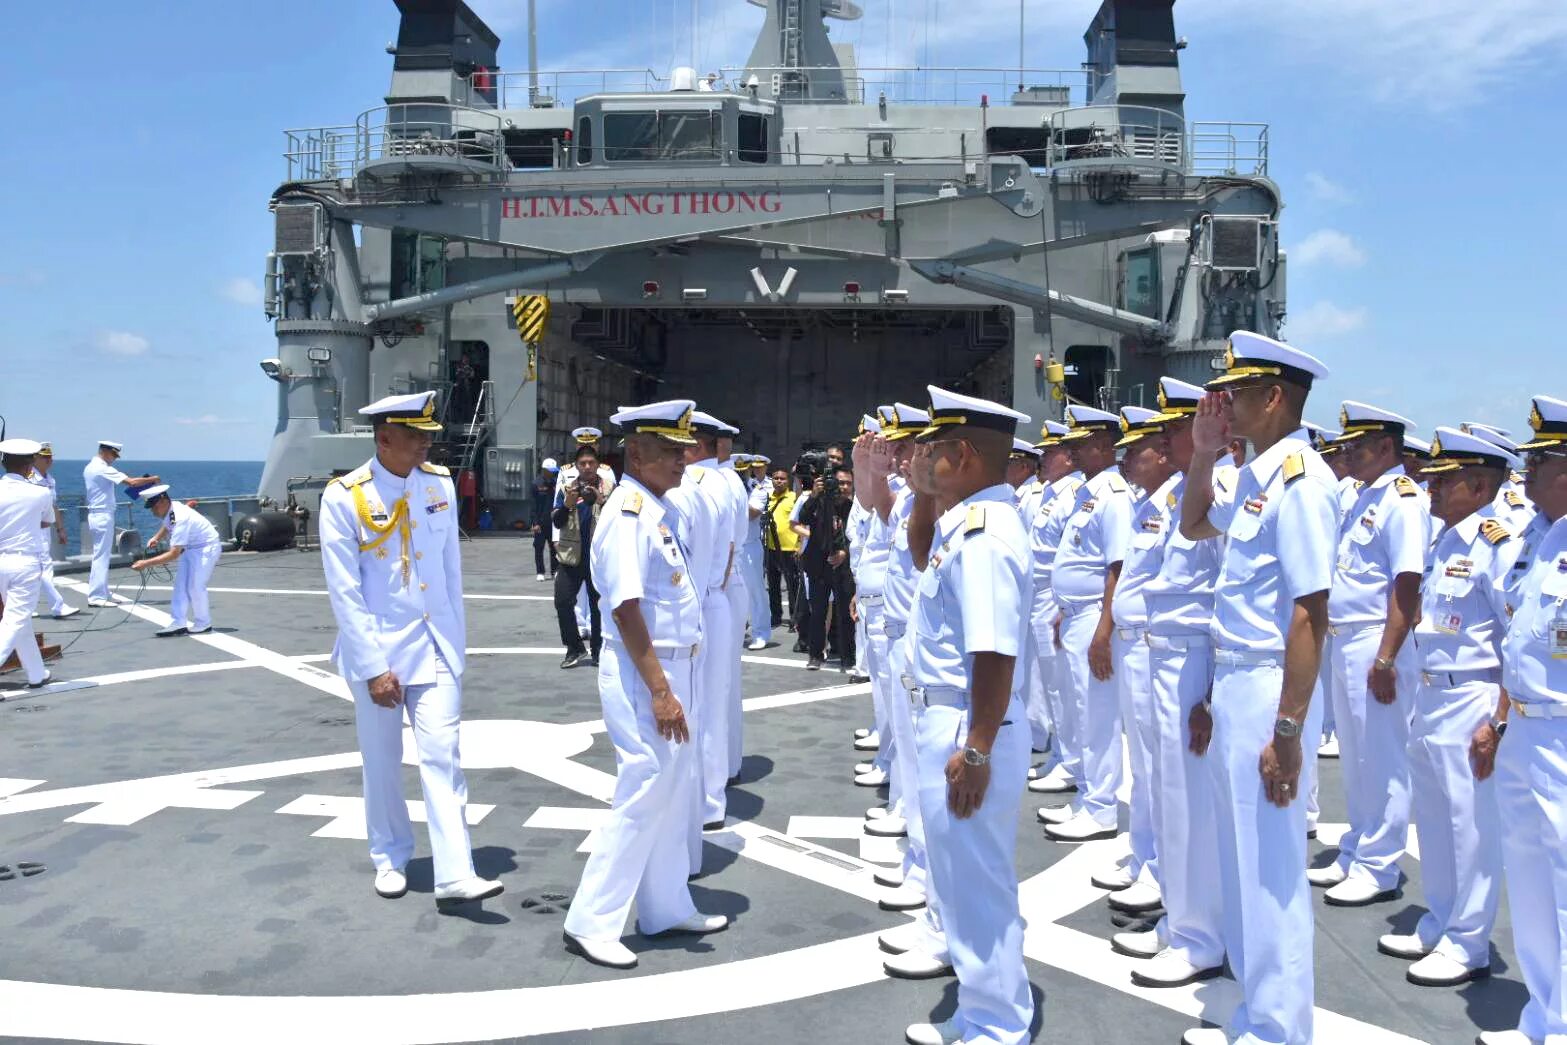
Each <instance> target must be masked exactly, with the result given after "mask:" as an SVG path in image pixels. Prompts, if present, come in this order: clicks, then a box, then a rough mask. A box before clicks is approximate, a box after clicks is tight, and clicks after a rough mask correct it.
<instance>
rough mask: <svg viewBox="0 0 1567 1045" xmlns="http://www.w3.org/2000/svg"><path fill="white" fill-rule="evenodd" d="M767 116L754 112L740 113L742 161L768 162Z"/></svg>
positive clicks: (740, 151)
mask: <svg viewBox="0 0 1567 1045" xmlns="http://www.w3.org/2000/svg"><path fill="white" fill-rule="evenodd" d="M767 145H768V141H767V117H765V116H761V115H758V114H757V113H752V112H743V113H741V114H740V149H739V153H740V162H741V163H766V162H767Z"/></svg>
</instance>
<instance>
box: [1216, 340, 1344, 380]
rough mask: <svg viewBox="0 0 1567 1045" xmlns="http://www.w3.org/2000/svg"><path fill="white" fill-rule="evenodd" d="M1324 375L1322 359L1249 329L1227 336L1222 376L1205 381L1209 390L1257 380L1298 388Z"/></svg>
mask: <svg viewBox="0 0 1567 1045" xmlns="http://www.w3.org/2000/svg"><path fill="white" fill-rule="evenodd" d="M1327 376H1328V368H1327V367H1325V366H1323V365H1322V360H1320V359H1318V358H1317V357H1316V356H1313V355H1311V354H1310V353H1308V352H1302V351H1301V350H1300V349H1298V348H1295V347H1294V346H1292V345H1286V344H1285V343H1284V342H1282V341H1276V340H1274V339H1273V338H1271V337H1265V336H1264V335H1262V334H1253V333H1252V332H1251V331H1249V330H1237V331H1235V333H1233V334H1231V335H1230V341H1229V345H1228V347H1227V348H1226V349H1225V351H1224V373H1223V374H1221V375H1219V376H1218V377H1216V378H1214V379H1213V380H1212V381H1209V382H1208V387H1209V388H1210V389H1217V388H1227V387H1229V386H1230V385H1236V384H1240V383H1242V382H1244V381H1254V380H1256V379H1257V378H1264V379H1266V378H1278V379H1280V380H1282V381H1288V382H1290V383H1291V384H1296V385H1299V386H1301V387H1302V388H1310V387H1311V383H1312V382H1313V381H1316V380H1318V379H1320V378H1324V377H1327Z"/></svg>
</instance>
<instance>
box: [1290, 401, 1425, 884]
mask: <svg viewBox="0 0 1567 1045" xmlns="http://www.w3.org/2000/svg"><path fill="white" fill-rule="evenodd" d="M1340 421H1341V422H1342V423H1343V426H1344V435H1343V436H1342V437H1340V439H1339V443H1340V445H1342V446H1343V450H1341V451H1340V452H1341V453H1343V454H1346V455H1348V457H1349V461H1350V468H1351V471H1352V472H1353V474H1354V476H1355V478H1356V479H1357V480H1359V481H1360V483H1362V484H1363V485H1362V486H1361V487H1360V489H1359V495H1358V496H1357V497H1356V498H1355V501H1354V503H1353V505H1352V506H1351V507H1350V509H1349V511H1348V512H1347V513H1345V515H1344V516H1343V519H1342V521H1341V523H1340V525H1339V537H1338V552H1337V558H1336V560H1335V564H1334V575H1333V593H1332V595H1331V596H1330V597H1329V599H1328V622H1329V628H1328V642H1327V649H1326V652H1325V653H1324V660H1325V662H1326V667H1325V671H1324V673H1323V685H1324V690H1325V692H1326V694H1327V697H1328V699H1329V700H1331V701H1332V702H1333V719H1334V723H1335V727H1336V729H1337V731H1338V740H1339V750H1340V752H1341V757H1342V763H1341V764H1342V766H1343V773H1344V801H1345V805H1346V806H1347V807H1348V812H1349V830H1348V831H1346V832H1345V833H1344V837H1343V839H1342V840H1341V841H1340V842H1339V852H1338V857H1337V859H1336V860H1335V861H1334V862H1333V863H1331V864H1329V865H1327V866H1326V867H1320V868H1313V869H1312V870H1311V871H1310V873H1309V874H1308V877H1309V879H1310V880H1311V883H1312V884H1313V885H1318V886H1326V887H1329V888H1328V892H1327V895H1326V896H1325V897H1324V899H1325V900H1326V901H1327V902H1328V903H1330V904H1334V905H1337V906H1344V907H1351V906H1361V905H1364V904H1369V903H1375V902H1377V901H1380V900H1386V899H1390V898H1391V897H1392V896H1393V895H1395V891H1396V890H1397V888H1398V881H1399V868H1398V859H1399V857H1400V856H1402V855H1403V852H1404V846H1405V844H1406V843H1407V841H1408V836H1409V718H1410V708H1411V704H1412V702H1413V700H1414V695H1415V683H1416V681H1417V679H1418V675H1417V672H1416V667H1415V650H1414V645H1413V644H1412V643H1409V642H1406V641H1405V640H1406V639H1407V638H1408V636H1409V631H1410V629H1411V628H1412V627H1413V626H1414V623H1415V618H1416V616H1417V614H1418V613H1419V609H1420V578H1421V576H1422V575H1423V574H1424V572H1425V561H1426V551H1427V550H1428V549H1429V548H1430V546H1431V521H1430V513H1429V507H1428V503H1427V500H1426V495H1425V492H1424V491H1423V490H1421V489H1420V486H1419V484H1417V483H1416V482H1415V481H1414V480H1413V479H1412V478H1410V477H1409V476H1408V475H1406V474H1405V472H1404V466H1403V463H1402V460H1401V455H1402V453H1403V442H1404V436H1405V432H1406V430H1407V429H1408V428H1409V427H1410V425H1411V424H1412V423H1413V422H1411V421H1409V420H1408V419H1407V418H1404V417H1400V416H1399V415H1398V414H1395V413H1392V412H1391V411H1388V410H1384V409H1382V408H1380V407H1375V406H1370V405H1367V404H1365V403H1357V402H1353V401H1350V402H1346V403H1344V405H1343V410H1342V412H1341V414H1340Z"/></svg>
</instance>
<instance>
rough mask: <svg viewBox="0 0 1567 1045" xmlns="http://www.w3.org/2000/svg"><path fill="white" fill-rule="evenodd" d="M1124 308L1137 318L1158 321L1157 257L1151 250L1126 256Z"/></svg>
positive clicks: (1135, 251)
mask: <svg viewBox="0 0 1567 1045" xmlns="http://www.w3.org/2000/svg"><path fill="white" fill-rule="evenodd" d="M1122 293H1123V298H1124V301H1125V305H1124V307H1125V308H1126V310H1127V311H1128V312H1136V313H1137V314H1138V315H1139V316H1147V317H1148V318H1149V319H1158V318H1160V316H1159V306H1160V304H1161V302H1160V300H1159V298H1160V294H1159V255H1158V252H1157V251H1155V250H1153V249H1151V248H1150V249H1148V250H1134V251H1130V252H1129V253H1128V254H1127V255H1126V287H1125V289H1124V290H1123V292H1122Z"/></svg>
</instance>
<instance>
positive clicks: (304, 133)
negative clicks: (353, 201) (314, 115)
mask: <svg viewBox="0 0 1567 1045" xmlns="http://www.w3.org/2000/svg"><path fill="white" fill-rule="evenodd" d="M283 143H284V144H283V159H284V160H285V161H287V163H288V179H287V180H288V181H323V180H327V179H336V178H351V177H353V174H354V157H355V155H356V154H357V149H356V146H355V137H354V128H353V125H352V124H339V125H338V126H336V127H309V128H300V129H297V130H291V131H284V132H283Z"/></svg>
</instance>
